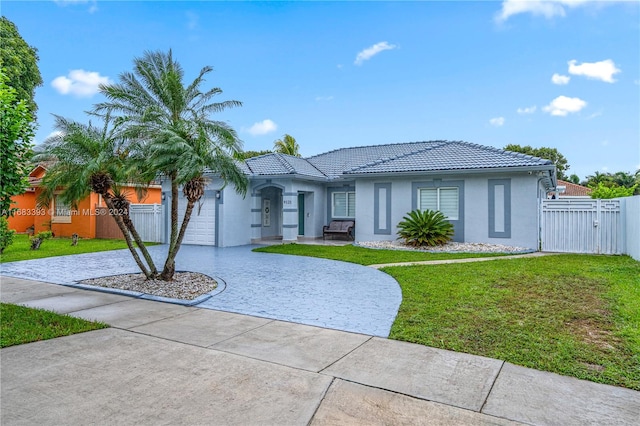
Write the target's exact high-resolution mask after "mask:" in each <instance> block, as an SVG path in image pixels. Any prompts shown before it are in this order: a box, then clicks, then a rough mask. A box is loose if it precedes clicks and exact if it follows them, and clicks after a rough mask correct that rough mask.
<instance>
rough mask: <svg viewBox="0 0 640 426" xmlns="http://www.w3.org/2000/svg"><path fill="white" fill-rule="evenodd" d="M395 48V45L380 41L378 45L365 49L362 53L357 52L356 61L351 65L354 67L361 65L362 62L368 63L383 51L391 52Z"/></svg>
mask: <svg viewBox="0 0 640 426" xmlns="http://www.w3.org/2000/svg"><path fill="white" fill-rule="evenodd" d="M396 47H397V46H396V45H395V44H389V43H387V42H386V41H381V42H380V43H376V44H374V45H373V46H371V47H367V48H366V49H364V50H363V51H361V52H359V53H358V55H357V56H356V60H355V61H354V62H353V63H354V64H356V65H362V63H363V62H364V61H368V60H369V59H371V58H373V57H374V56H375V55H377V54H378V53H380V52H383V51H385V50H393V49H395V48H396Z"/></svg>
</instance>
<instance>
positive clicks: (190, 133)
mask: <svg viewBox="0 0 640 426" xmlns="http://www.w3.org/2000/svg"><path fill="white" fill-rule="evenodd" d="M212 70H213V69H212V68H211V67H208V66H207V67H204V68H202V70H201V71H200V73H199V75H198V76H197V77H196V79H195V80H193V82H191V83H190V84H189V85H185V84H184V82H183V80H184V71H183V70H182V67H181V66H180V64H179V63H178V62H176V61H174V59H173V55H172V53H171V51H169V52H168V53H163V52H145V53H144V54H143V56H142V57H141V58H136V59H134V69H133V72H127V73H123V74H121V75H120V76H119V82H118V83H116V84H110V85H102V86H101V87H100V89H101V92H102V93H103V94H104V95H105V96H106V98H107V101H106V102H103V103H100V104H97V105H96V106H95V108H94V111H95V112H96V113H117V114H119V118H118V119H119V123H121V124H122V125H123V126H124V128H125V129H126V130H125V134H126V135H127V137H128V138H131V139H133V140H140V141H143V142H142V144H141V147H142V152H143V155H142V157H141V159H140V165H139V168H140V170H144V171H145V176H146V178H147V179H153V178H155V177H156V176H157V175H162V176H164V177H165V178H167V179H168V180H169V182H170V184H171V236H170V237H169V251H168V254H167V259H166V261H165V264H164V268H163V270H162V273H161V275H160V278H161V279H163V280H166V281H171V280H172V278H173V275H174V273H175V257H176V255H177V254H178V250H179V249H180V245H181V243H182V238H183V237H184V233H185V231H186V229H187V226H188V224H189V220H190V218H191V213H192V211H193V206H194V205H195V203H196V202H198V200H200V198H201V197H202V196H203V195H204V188H205V185H206V181H205V179H204V173H205V171H208V172H212V173H217V174H218V175H219V176H220V177H221V178H222V179H223V181H224V182H225V184H227V183H232V184H233V185H234V186H235V188H236V191H237V192H238V193H241V194H243V195H244V194H246V190H247V185H248V183H247V178H246V176H245V175H244V174H243V173H242V171H241V170H240V169H239V168H238V166H237V164H236V162H235V161H234V160H233V155H234V154H235V153H237V152H239V151H241V142H240V140H239V139H238V136H237V135H236V132H235V130H233V129H232V128H231V127H230V126H229V125H228V124H226V123H225V122H222V121H215V120H212V119H210V118H209V116H210V114H212V113H215V112H221V111H224V110H225V109H227V108H231V107H236V106H241V105H242V104H241V103H240V102H238V101H223V102H212V99H213V98H214V97H215V96H217V95H219V94H221V93H222V90H221V89H219V88H212V89H209V90H207V91H202V90H201V86H202V83H204V78H205V76H206V75H207V74H208V73H210V72H211V71H212ZM180 185H182V186H183V194H184V196H185V198H186V200H187V206H186V211H185V215H184V218H183V221H182V225H181V227H180V229H178V189H179V187H180Z"/></svg>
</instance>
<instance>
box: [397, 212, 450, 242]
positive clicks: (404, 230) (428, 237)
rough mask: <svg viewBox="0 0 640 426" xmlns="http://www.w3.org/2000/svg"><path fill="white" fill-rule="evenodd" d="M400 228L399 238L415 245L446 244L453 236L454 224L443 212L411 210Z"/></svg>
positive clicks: (399, 225)
mask: <svg viewBox="0 0 640 426" xmlns="http://www.w3.org/2000/svg"><path fill="white" fill-rule="evenodd" d="M398 229H399V230H398V235H399V238H398V239H403V240H404V243H405V244H407V245H410V246H414V247H422V246H438V245H444V244H446V243H448V242H449V241H451V238H452V237H453V225H452V224H451V223H450V222H449V221H447V218H446V217H445V216H444V214H442V212H439V211H434V210H413V211H411V212H409V213H408V214H407V215H406V216H404V217H403V220H402V221H401V222H400V223H399V224H398Z"/></svg>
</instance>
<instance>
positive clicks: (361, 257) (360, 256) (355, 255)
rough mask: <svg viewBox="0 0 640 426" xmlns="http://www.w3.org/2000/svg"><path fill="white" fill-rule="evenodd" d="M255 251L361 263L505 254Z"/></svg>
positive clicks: (304, 248) (305, 248) (286, 247)
mask: <svg viewBox="0 0 640 426" xmlns="http://www.w3.org/2000/svg"><path fill="white" fill-rule="evenodd" d="M253 251H259V252H263V253H279V254H292V255H296V256H311V257H321V258H324V259H333V260H342V261H345V262H351V263H357V264H359V265H376V264H380V263H396V262H417V261H421V260H443V259H465V258H469V257H491V256H504V254H503V253H435V252H417V251H407V250H378V249H369V248H364V247H357V246H354V245H351V244H349V245H346V246H319V245H305V244H295V243H294V244H279V245H273V246H266V247H259V248H257V249H254V250H253Z"/></svg>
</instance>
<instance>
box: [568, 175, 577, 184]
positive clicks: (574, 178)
mask: <svg viewBox="0 0 640 426" xmlns="http://www.w3.org/2000/svg"><path fill="white" fill-rule="evenodd" d="M569 182H571V183H575V184H576V185H580V177H579V176H578V175H576V174H572V175H571V176H569Z"/></svg>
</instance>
